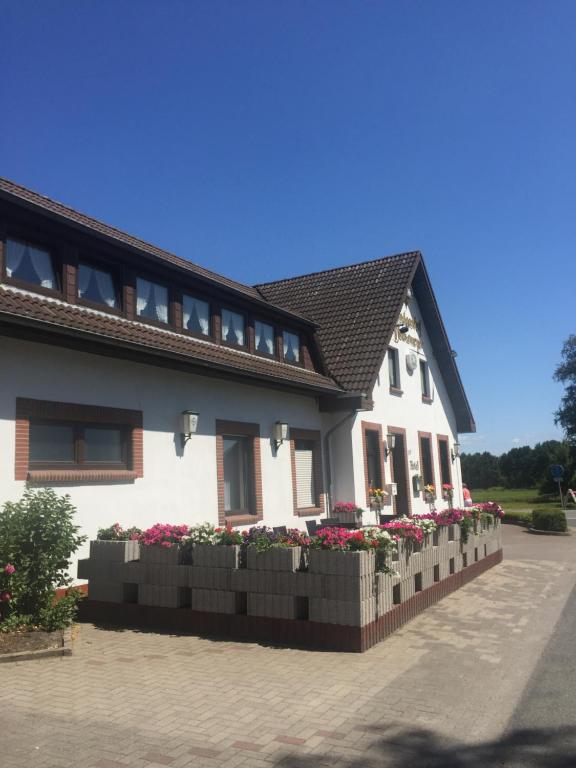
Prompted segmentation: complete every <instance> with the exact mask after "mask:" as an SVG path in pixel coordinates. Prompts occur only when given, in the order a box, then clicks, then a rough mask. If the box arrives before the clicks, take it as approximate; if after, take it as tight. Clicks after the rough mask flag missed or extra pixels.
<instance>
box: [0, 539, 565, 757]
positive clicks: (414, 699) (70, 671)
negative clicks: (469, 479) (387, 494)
mask: <svg viewBox="0 0 576 768" xmlns="http://www.w3.org/2000/svg"><path fill="white" fill-rule="evenodd" d="M505 545H506V549H505V557H506V559H505V561H504V563H503V564H502V565H501V566H497V567H496V568H494V569H492V570H491V571H489V572H488V573H486V574H484V575H483V576H481V577H480V578H478V579H477V580H476V581H474V582H473V583H471V584H469V585H467V586H466V587H464V588H463V589H461V590H459V591H458V592H456V593H454V594H453V595H450V596H449V597H447V598H445V599H444V600H443V601H442V602H441V603H439V604H438V605H436V606H434V607H433V608H431V609H429V610H428V611H427V612H426V613H425V614H423V615H421V616H420V617H418V618H417V619H415V620H414V621H412V622H411V623H410V624H408V625H406V626H405V627H404V628H403V629H401V630H400V631H398V632H397V633H396V634H394V635H393V636H392V637H390V638H388V639H387V640H386V641H384V642H383V643H381V644H380V645H378V646H376V647H375V648H373V649H371V650H370V651H368V652H367V653H365V654H362V655H355V654H337V653H321V652H310V651H298V650H287V649H281V648H274V647H264V646H260V645H257V644H250V643H233V642H229V641H225V642H218V641H212V640H206V639H199V638H195V637H177V636H170V635H161V634H157V633H153V632H146V633H140V632H135V631H110V630H104V629H101V628H97V627H94V626H90V625H84V626H82V627H81V630H80V636H79V638H78V641H77V645H76V650H75V654H74V655H73V656H72V657H71V658H67V659H60V660H56V659H53V660H44V661H35V662H28V663H19V664H6V665H3V666H2V667H1V676H0V713H1V714H0V764H1V765H2V766H6V767H7V768H8V766H9V767H10V768H31V767H33V766H42V767H49V768H70V767H71V766H74V767H76V766H81V767H82V768H96V767H98V768H121V766H130V767H131V768H136V767H138V768H140V767H142V768H144V767H145V766H146V767H151V768H154V767H156V766H173V768H184V767H185V766H186V767H188V766H198V767H201V766H211V767H212V768H213V767H214V766H224V768H233V767H234V768H235V767H237V766H238V767H240V766H247V767H248V766H249V767H252V766H253V767H255V768H258V766H279V767H282V768H300V767H301V768H318V767H319V766H330V767H331V768H339V767H340V766H342V767H344V766H346V767H347V768H351V767H352V766H354V768H360V766H370V767H371V766H394V768H415V766H430V767H432V766H434V768H440V767H442V768H450V767H451V766H462V767H464V766H466V767H467V768H468V767H471V768H480V767H482V768H486V767H487V766H492V765H510V766H512V765H514V766H518V767H520V766H522V768H526V767H527V766H554V767H555V768H559V766H563V765H566V766H568V765H574V763H573V762H563V761H564V760H568V759H571V758H570V757H565V754H566V751H567V750H568V751H569V752H570V753H571V754H574V753H576V743H573V733H572V730H571V728H570V727H568V728H567V729H565V730H564V733H563V739H562V740H561V742H558V743H561V745H562V746H561V748H560V747H558V746H557V742H556V740H555V738H554V734H553V732H552V731H551V730H550V729H549V728H547V729H539V728H538V727H536V728H534V727H531V728H530V730H529V731H528V732H526V733H519V732H518V731H515V730H512V731H511V730H509V729H507V725H508V722H509V720H510V718H511V716H512V715H513V713H514V711H515V708H516V706H517V704H518V702H519V701H520V700H521V697H522V693H523V691H524V689H525V687H526V685H527V682H528V681H529V679H530V677H531V674H532V672H533V671H534V669H535V668H536V665H537V662H538V659H539V658H540V656H541V655H542V653H543V651H544V649H545V648H546V646H547V643H548V640H549V639H550V637H551V635H552V633H553V631H554V627H555V624H556V622H557V620H558V618H559V616H560V615H561V613H562V611H563V608H564V605H565V603H566V600H567V598H568V596H569V594H570V592H571V590H572V588H573V586H574V584H575V583H576V558H575V555H576V536H572V537H570V538H544V537H536V536H531V535H530V534H527V533H526V532H525V531H524V530H523V529H521V528H516V527H512V526H509V527H506V528H505ZM535 726H538V724H537V723H536V724H535ZM503 734H504V735H503ZM534 740H536V745H534ZM543 744H544V745H546V746H545V749H543V748H542V747H541V745H543ZM570 745H572V746H570Z"/></svg>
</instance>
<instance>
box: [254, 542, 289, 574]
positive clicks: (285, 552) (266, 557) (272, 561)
mask: <svg viewBox="0 0 576 768" xmlns="http://www.w3.org/2000/svg"><path fill="white" fill-rule="evenodd" d="M246 558H247V560H246V566H247V568H249V569H251V570H260V571H296V570H298V569H299V568H300V565H301V560H302V547H270V549H267V550H265V551H264V552H258V550H257V549H256V546H255V545H254V544H252V545H251V546H249V547H248V548H247V550H246Z"/></svg>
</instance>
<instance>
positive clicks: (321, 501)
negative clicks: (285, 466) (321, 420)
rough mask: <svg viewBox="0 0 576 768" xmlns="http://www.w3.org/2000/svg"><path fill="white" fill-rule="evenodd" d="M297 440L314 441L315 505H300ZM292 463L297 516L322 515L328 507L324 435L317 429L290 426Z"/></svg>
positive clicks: (293, 496)
mask: <svg viewBox="0 0 576 768" xmlns="http://www.w3.org/2000/svg"><path fill="white" fill-rule="evenodd" d="M296 440H313V441H314V458H313V461H314V465H313V471H314V487H315V488H316V494H317V499H316V501H317V504H316V506H315V507H298V498H297V494H296V449H295V441H296ZM290 463H291V465H292V504H293V506H294V514H295V515H296V516H297V517H310V516H311V515H321V514H322V513H323V512H324V510H325V509H326V493H325V489H324V471H323V465H322V436H321V434H320V432H319V431H318V430H317V429H299V428H298V427H290Z"/></svg>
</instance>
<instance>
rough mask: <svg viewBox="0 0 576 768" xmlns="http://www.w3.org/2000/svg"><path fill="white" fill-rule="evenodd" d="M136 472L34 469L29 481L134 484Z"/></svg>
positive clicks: (30, 472)
mask: <svg viewBox="0 0 576 768" xmlns="http://www.w3.org/2000/svg"><path fill="white" fill-rule="evenodd" d="M137 477H138V475H137V473H136V472H132V471H130V470H127V469H32V470H30V471H29V472H28V475H27V480H28V481H29V482H31V483H45V482H49V483H101V482H120V483H122V482H133V481H134V480H136V478H137Z"/></svg>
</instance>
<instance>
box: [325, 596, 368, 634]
mask: <svg viewBox="0 0 576 768" xmlns="http://www.w3.org/2000/svg"><path fill="white" fill-rule="evenodd" d="M375 617H376V599H375V598H373V597H372V598H370V600H363V601H362V602H361V603H352V602H343V601H339V600H326V599H324V598H315V597H313V598H310V621H318V622H321V623H323V624H343V625H345V626H351V627H364V626H366V624H370V623H371V622H372V621H374V619H375Z"/></svg>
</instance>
